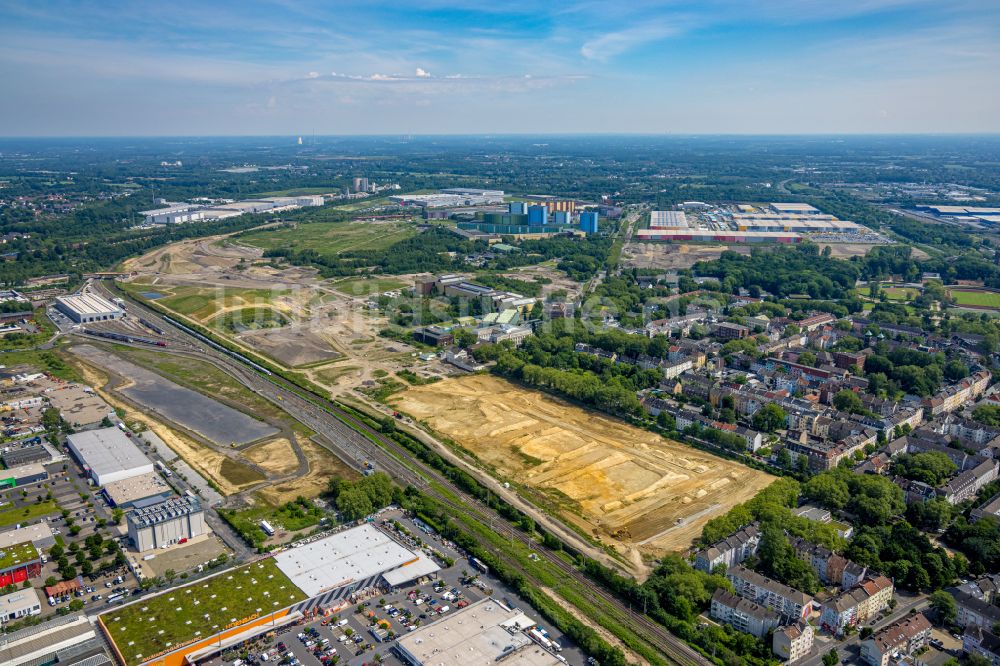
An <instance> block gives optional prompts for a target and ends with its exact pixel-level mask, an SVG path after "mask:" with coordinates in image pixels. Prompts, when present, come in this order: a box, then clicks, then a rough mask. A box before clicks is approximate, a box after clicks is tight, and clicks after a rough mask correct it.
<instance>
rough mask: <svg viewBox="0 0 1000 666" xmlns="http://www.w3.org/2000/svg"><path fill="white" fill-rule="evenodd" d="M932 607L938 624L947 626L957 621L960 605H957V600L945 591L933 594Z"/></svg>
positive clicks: (931, 597) (931, 598)
mask: <svg viewBox="0 0 1000 666" xmlns="http://www.w3.org/2000/svg"><path fill="white" fill-rule="evenodd" d="M930 606H931V609H932V610H933V611H934V617H935V618H936V619H937V622H938V624H941V625H947V624H951V623H952V622H954V621H955V617H956V615H957V614H958V605H957V604H956V603H955V598H954V597H953V596H951V595H950V594H948V593H947V592H945V591H944V590H938V591H937V592H934V593H933V594H931V596H930Z"/></svg>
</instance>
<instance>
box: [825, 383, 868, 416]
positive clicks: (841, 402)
mask: <svg viewBox="0 0 1000 666" xmlns="http://www.w3.org/2000/svg"><path fill="white" fill-rule="evenodd" d="M833 406H834V407H836V408H837V409H839V410H840V411H842V412H850V413H851V414H860V413H862V412H864V411H865V406H864V403H862V402H861V398H859V397H858V394H857V393H855V392H854V391H852V390H850V389H843V390H841V391H838V392H837V394H836V395H835V396H833Z"/></svg>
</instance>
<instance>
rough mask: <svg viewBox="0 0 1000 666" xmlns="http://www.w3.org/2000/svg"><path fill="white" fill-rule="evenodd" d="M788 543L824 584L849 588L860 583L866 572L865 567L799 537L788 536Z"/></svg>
mask: <svg viewBox="0 0 1000 666" xmlns="http://www.w3.org/2000/svg"><path fill="white" fill-rule="evenodd" d="M789 543H790V544H791V546H792V548H794V549H795V553H796V554H797V555H798V556H799V559H801V560H803V561H804V562H805V563H806V564H808V565H809V566H810V567H812V570H813V571H815V572H816V575H817V576H819V579H820V581H821V582H822V583H823V584H824V585H837V586H841V587H843V588H845V589H849V588H851V587H854V586H855V585H857V584H858V583H860V582H861V580H863V579H864V577H865V574H867V572H868V569H867V567H864V566H861V565H860V564H857V563H855V562H852V561H851V560H849V559H847V558H846V557H844V556H843V555H838V554H837V553H835V552H833V551H832V550H830V549H829V548H827V547H825V546H820V545H818V544H815V543H812V542H811V541H807V540H805V539H803V538H801V537H790V538H789Z"/></svg>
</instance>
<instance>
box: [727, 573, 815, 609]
mask: <svg viewBox="0 0 1000 666" xmlns="http://www.w3.org/2000/svg"><path fill="white" fill-rule="evenodd" d="M726 578H728V579H729V582H731V583H732V584H733V587H734V588H735V589H736V593H737V594H738V595H740V596H741V597H744V598H745V599H750V600H751V601H754V602H756V603H758V604H760V605H762V606H766V607H767V608H770V609H771V610H773V611H775V612H776V613H778V614H779V615H782V616H783V617H786V618H790V619H792V620H794V621H798V620H801V619H803V618H805V617H807V616H808V615H809V610H810V607H811V606H812V597H810V596H809V595H808V594H806V593H805V592H800V591H799V590H796V589H795V588H793V587H789V586H787V585H784V584H782V583H779V582H778V581H776V580H773V579H771V578H768V577H767V576H763V575H761V574H759V573H757V572H756V571H753V570H751V569H747V568H746V567H745V566H743V565H742V564H737V565H736V566H734V567H732V568H731V569H729V571H727V572H726Z"/></svg>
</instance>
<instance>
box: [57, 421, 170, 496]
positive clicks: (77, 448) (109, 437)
mask: <svg viewBox="0 0 1000 666" xmlns="http://www.w3.org/2000/svg"><path fill="white" fill-rule="evenodd" d="M66 443H67V444H69V447H70V449H72V450H73V452H74V453H75V454H76V456H77V458H79V459H80V461H81V462H82V463H83V464H84V465H86V466H87V468H88V469H89V470H90V473H91V476H92V477H93V478H94V481H96V482H97V483H98V485H102V486H103V485H105V484H107V483H111V482H112V481H120V480H122V479H128V478H131V477H133V476H138V475H140V474H146V473H147V472H152V471H153V463H152V462H150V460H149V458H147V457H146V456H145V455H144V454H143V453H142V451H140V450H139V447H138V446H136V445H135V444H134V443H133V442H132V440H131V439H129V438H128V437H126V436H125V433H123V432H122V431H121V430H119V429H118V428H100V429H98V430H84V431H83V432H75V433H73V434H72V435H69V436H68V437H67V438H66Z"/></svg>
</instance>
